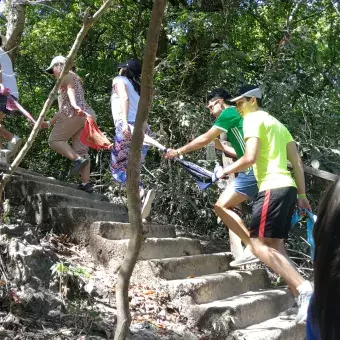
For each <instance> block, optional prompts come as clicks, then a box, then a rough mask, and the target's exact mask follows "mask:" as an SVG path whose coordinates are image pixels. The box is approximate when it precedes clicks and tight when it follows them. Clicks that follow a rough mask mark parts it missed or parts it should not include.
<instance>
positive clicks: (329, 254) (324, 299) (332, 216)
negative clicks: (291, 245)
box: [312, 178, 340, 340]
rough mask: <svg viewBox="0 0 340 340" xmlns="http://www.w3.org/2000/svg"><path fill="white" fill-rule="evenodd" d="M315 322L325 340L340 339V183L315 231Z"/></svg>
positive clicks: (330, 194) (326, 200)
mask: <svg viewBox="0 0 340 340" xmlns="http://www.w3.org/2000/svg"><path fill="white" fill-rule="evenodd" d="M313 234H314V241H315V261H314V275H315V277H314V282H315V285H314V288H315V294H314V300H313V305H312V321H313V323H314V325H315V326H316V328H318V329H319V331H320V336H321V339H322V340H338V339H340V324H339V320H340V309H339V305H340V179H339V178H338V179H337V181H336V182H335V183H334V184H332V185H331V187H330V188H329V189H328V190H327V192H326V194H325V195H324V197H323V199H322V201H321V204H320V208H319V211H318V219H317V222H316V224H315V227H314V231H313Z"/></svg>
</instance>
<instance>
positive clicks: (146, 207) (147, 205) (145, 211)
mask: <svg viewBox="0 0 340 340" xmlns="http://www.w3.org/2000/svg"><path fill="white" fill-rule="evenodd" d="M155 197H156V191H155V190H153V189H151V190H149V191H148V192H147V194H146V197H145V200H144V203H143V208H142V219H146V218H147V217H148V216H149V215H150V212H151V206H152V202H153V200H154V199H155Z"/></svg>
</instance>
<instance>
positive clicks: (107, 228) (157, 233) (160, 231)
mask: <svg viewBox="0 0 340 340" xmlns="http://www.w3.org/2000/svg"><path fill="white" fill-rule="evenodd" d="M91 230H92V231H93V232H94V233H95V234H97V235H99V236H102V237H104V238H106V239H108V240H122V239H129V238H130V231H131V227H130V223H120V222H107V221H97V222H94V223H92V225H91ZM143 230H144V235H145V237H148V238H150V237H152V238H157V237H158V238H175V237H176V230H175V227H174V226H172V225H161V224H151V223H145V224H144V225H143Z"/></svg>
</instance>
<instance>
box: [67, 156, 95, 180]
mask: <svg viewBox="0 0 340 340" xmlns="http://www.w3.org/2000/svg"><path fill="white" fill-rule="evenodd" d="M89 162H90V160H89V159H87V158H83V157H82V158H80V159H77V160H76V161H74V162H73V167H72V168H71V169H70V175H71V176H74V175H75V174H77V173H78V172H79V171H80V170H81V169H82V168H83V167H84V166H86V165H87V164H89Z"/></svg>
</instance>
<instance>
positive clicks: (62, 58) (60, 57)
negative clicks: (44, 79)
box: [45, 55, 66, 73]
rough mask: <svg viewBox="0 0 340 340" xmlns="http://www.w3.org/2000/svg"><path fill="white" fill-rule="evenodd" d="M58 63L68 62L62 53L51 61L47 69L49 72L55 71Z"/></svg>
mask: <svg viewBox="0 0 340 340" xmlns="http://www.w3.org/2000/svg"><path fill="white" fill-rule="evenodd" d="M57 64H66V58H65V57H63V56H62V55H58V56H56V57H54V58H53V59H52V61H51V64H50V66H49V67H48V68H47V69H46V70H45V71H46V72H47V73H53V66H54V65H57Z"/></svg>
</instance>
